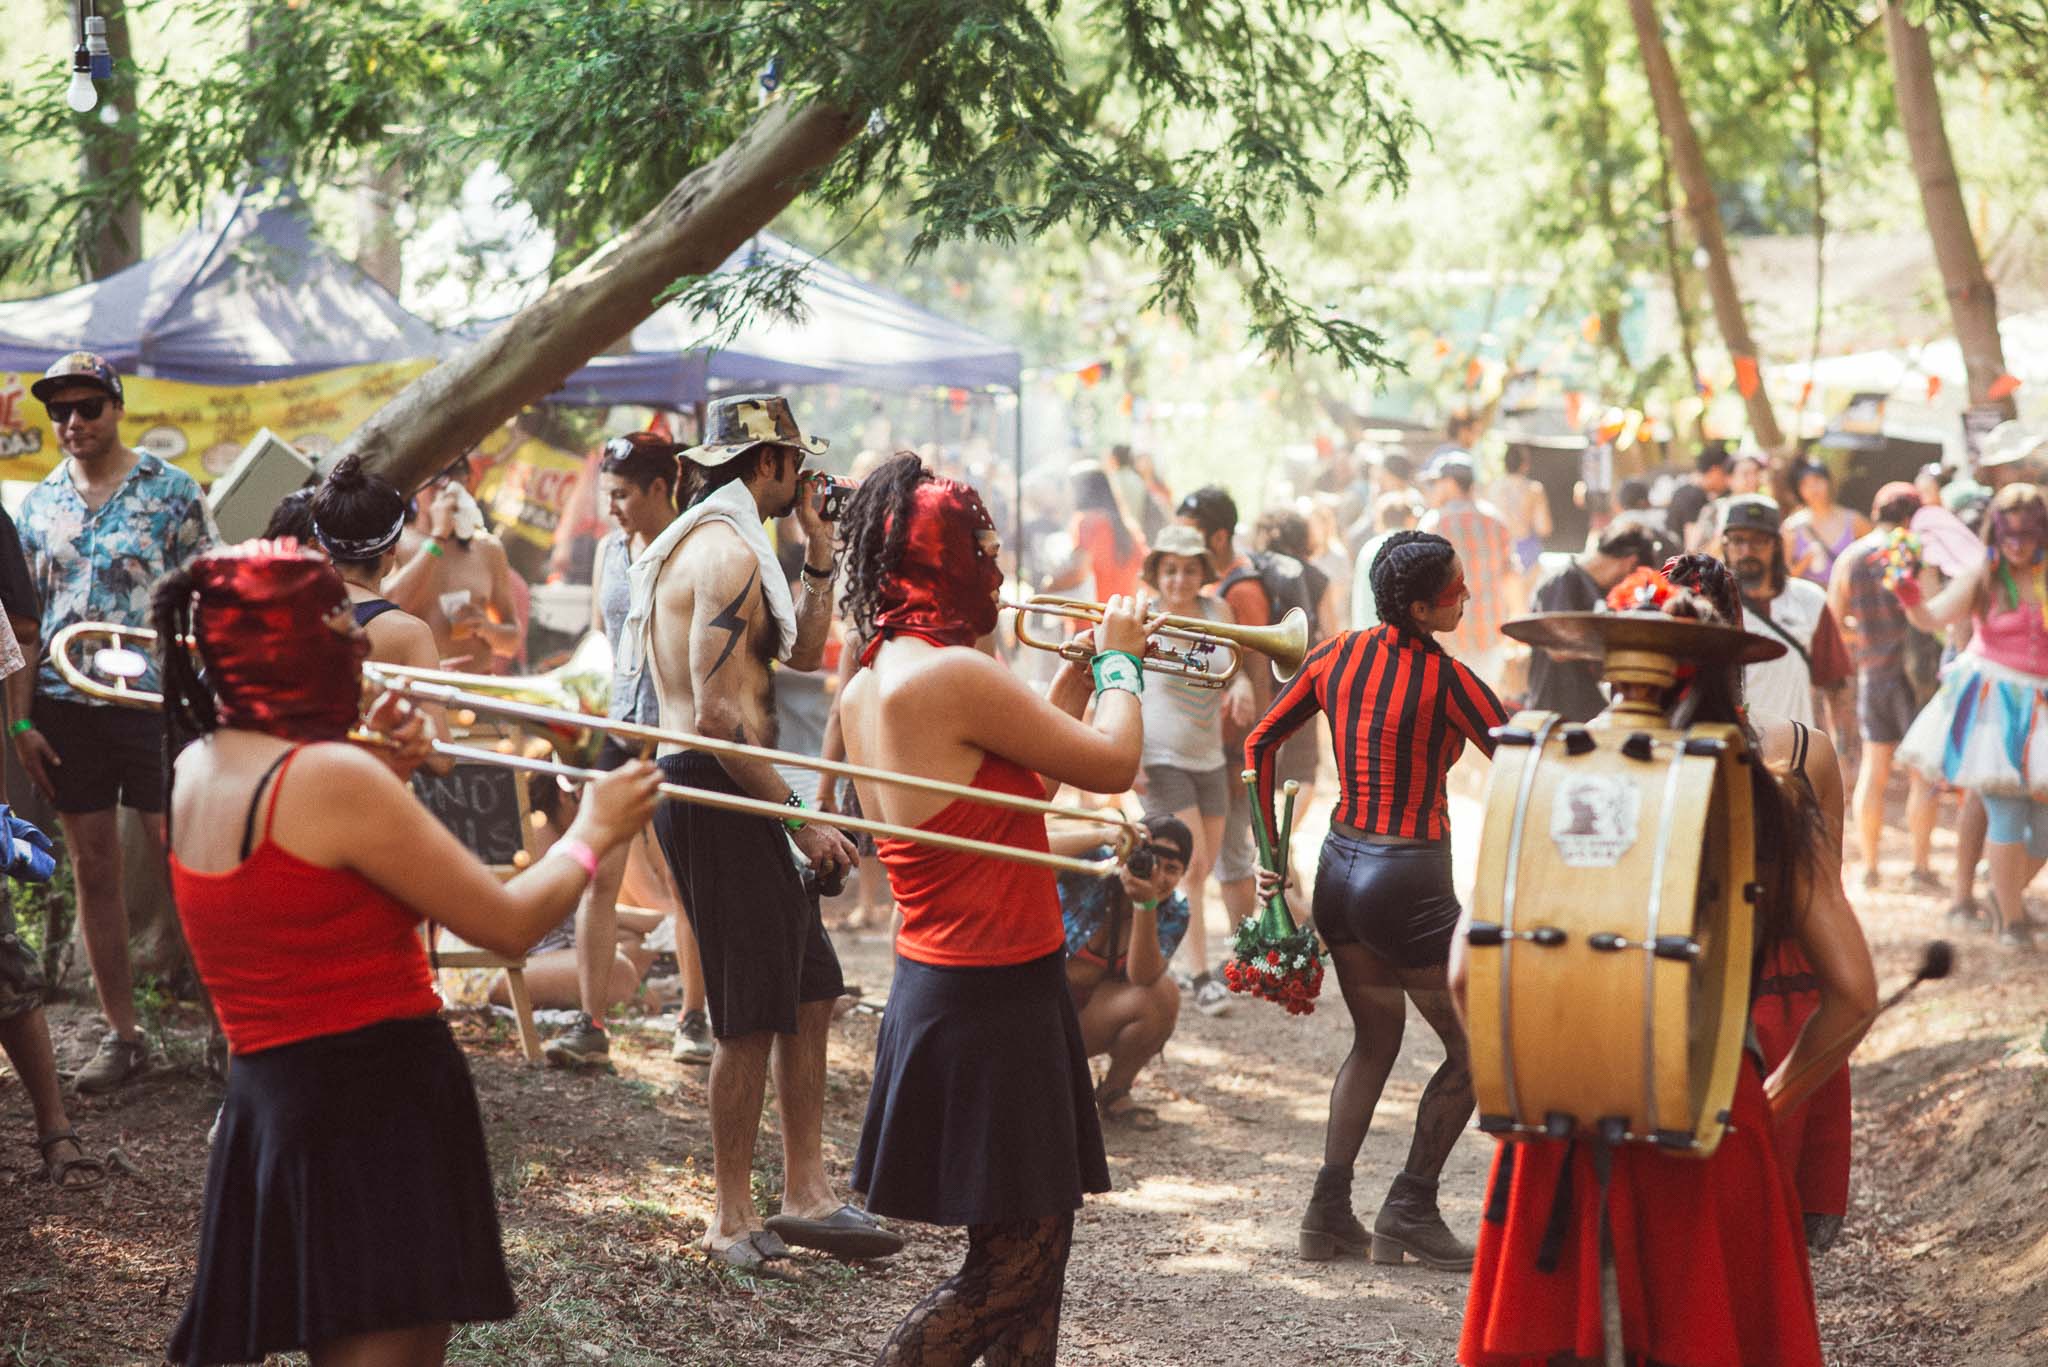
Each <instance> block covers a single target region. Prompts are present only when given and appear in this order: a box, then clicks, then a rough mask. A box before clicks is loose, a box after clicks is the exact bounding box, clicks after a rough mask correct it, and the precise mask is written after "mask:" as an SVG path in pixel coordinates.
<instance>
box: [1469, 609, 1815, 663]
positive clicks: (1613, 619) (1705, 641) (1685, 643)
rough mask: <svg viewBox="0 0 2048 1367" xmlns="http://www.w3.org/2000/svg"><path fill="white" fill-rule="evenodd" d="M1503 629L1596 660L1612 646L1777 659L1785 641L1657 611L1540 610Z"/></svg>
mask: <svg viewBox="0 0 2048 1367" xmlns="http://www.w3.org/2000/svg"><path fill="white" fill-rule="evenodd" d="M1501 630H1502V631H1504V632H1506V633H1507V634H1508V635H1510V636H1512V637H1514V638H1515V639H1516V640H1517V641H1522V642H1524V643H1526V644H1528V645H1532V646H1535V647H1536V648H1537V649H1538V650H1542V651H1545V652H1547V653H1548V654H1550V655H1552V656H1554V657H1556V658H1557V659H1560V660H1590V661H1592V662H1593V663H1595V664H1599V663H1600V662H1602V661H1604V660H1605V659H1606V658H1607V653H1608V652H1609V651H1610V650H1637V651H1651V652H1655V653H1656V654H1660V655H1669V656H1670V657H1672V658H1673V659H1674V660H1684V661H1690V662H1692V663H1695V664H1704V665H1727V664H1736V665H1750V664H1758V663H1760V662H1762V661H1764V660H1775V659H1777V658H1778V657H1779V656H1780V655H1783V654H1784V653H1785V643H1784V642H1783V641H1777V640H1773V639H1771V638H1770V637H1768V636H1760V635H1758V634H1757V633H1755V632H1753V631H1744V630H1742V629H1741V628H1739V627H1729V626H1722V625H1720V624H1719V623H1714V622H1694V621H1689V620H1687V619H1686V618H1683V617H1667V616H1665V615H1664V614H1663V613H1661V612H1543V613H1537V614H1536V615H1535V616H1532V617H1517V618H1515V619H1513V620H1512V621H1509V622H1505V623H1503V624H1502V626H1501Z"/></svg>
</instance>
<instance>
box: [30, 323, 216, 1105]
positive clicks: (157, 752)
mask: <svg viewBox="0 0 2048 1367" xmlns="http://www.w3.org/2000/svg"><path fill="white" fill-rule="evenodd" d="M29 392H30V393H32V394H34V395H35V397H36V398H38V399H40V400H41V401H42V402H43V405H44V406H45V407H46V408H47V409H48V410H49V413H50V424H51V426H53V427H54V428H56V430H57V444H58V446H59V447H60V448H61V449H62V450H63V452H64V455H65V457H66V459H65V460H63V461H62V462H60V463H59V464H58V466H57V468H56V469H55V470H53V471H51V472H50V475H49V477H48V478H47V479H45V480H44V481H43V482H42V483H40V484H38V485H37V486H36V487H35V488H34V489H33V490H32V491H30V493H29V496H28V501H27V502H26V503H24V504H23V505H22V509H21V543H22V550H23V551H24V552H25V553H26V554H27V556H28V563H29V572H30V574H31V575H32V576H33V577H34V579H35V584H36V589H37V591H38V592H39V593H40V595H41V597H42V605H43V620H42V639H41V642H40V645H41V648H42V659H41V666H40V668H38V669H36V670H35V671H33V673H34V679H33V684H32V685H31V684H29V683H27V682H24V683H22V684H20V685H10V687H13V688H15V690H16V691H15V692H13V693H10V695H9V696H10V701H12V702H13V703H14V704H15V705H14V707H13V708H12V709H11V713H12V715H13V716H14V717H15V718H16V720H15V721H14V722H13V723H12V724H11V730H12V732H13V739H14V749H15V754H16V755H17V756H18V757H19V758H20V760H21V767H22V769H23V770H24V771H25V772H26V773H27V774H28V776H29V778H30V780H31V781H32V782H34V784H35V785H36V787H37V788H39V789H41V790H42V792H43V793H44V795H45V796H47V797H48V798H49V800H50V804H51V805H52V806H54V807H55V808H56V809H57V815H58V819H59V821H61V822H62V824H63V827H64V844H65V848H66V849H67V850H68V851H69V853H70V858H71V868H72V872H73V874H74V876H75V877H76V879H77V883H78V928H79V932H80V934H81V935H82V937H83V938H84V940H85V953H86V958H87V960H88V961H89V962H90V963H91V964H92V977H93V986H94V988H95V989H97V990H98V992H99V999H100V1010H101V1011H102V1012H103V1013H105V1015H106V1018H107V1024H108V1025H109V1026H110V1027H111V1028H110V1030H109V1032H108V1034H107V1035H106V1037H105V1038H104V1039H102V1040H101V1041H100V1047H99V1052H98V1053H96V1054H94V1055H93V1058H92V1061H91V1062H90V1063H88V1064H87V1065H86V1066H85V1068H84V1069H83V1070H82V1071H80V1073H79V1074H78V1077H77V1079H76V1082H75V1085H76V1087H77V1088H78V1090H79V1091H81V1092H103V1091H109V1090H111V1089H113V1088H115V1087H118V1086H120V1085H121V1084H122V1083H124V1082H126V1081H127V1080H128V1079H129V1078H131V1077H133V1076H135V1075H136V1074H137V1073H139V1072H141V1071H142V1069H143V1067H144V1066H145V1064H146V1063H147V1061H148V1050H147V1046H146V1045H145V1044H144V1043H143V1039H142V1033H141V1031H140V1029H138V1027H137V1025H136V1020H135V1000H134V988H133V983H132V981H131V978H130V974H129V968H128V907H127V904H126V903H125V902H124V901H123V900H122V896H121V841H120V835H119V826H118V824H117V822H116V815H117V814H116V811H115V808H116V807H117V806H128V807H132V808H134V809H135V810H136V811H137V812H139V813H141V814H142V825H143V829H144V830H145V831H147V832H148V833H149V836H150V838H151V843H152V844H153V845H154V846H155V852H156V857H157V858H158V859H162V858H163V841H164V818H163V802H164V771H163V721H162V719H161V718H160V717H158V716H156V715H155V714H154V713H150V712H141V711H135V710H133V709H128V708H121V707H114V706H110V705H108V704H105V703H97V702H94V701H92V700H91V699H89V698H86V697H84V696H82V695H81V694H79V693H78V692H77V691H76V690H74V689H73V688H72V687H71V686H70V685H69V684H67V683H65V682H64V680H63V679H62V677H60V676H59V675H58V673H57V671H56V669H55V667H53V666H52V665H51V663H50V659H49V644H50V641H51V639H52V638H53V637H55V636H56V634H57V632H58V631H59V630H61V629H62V628H64V627H67V626H69V625H71V624H72V623H73V622H85V621H97V622H118V623H120V624H122V625H124V626H146V625H148V622H149V597H150V590H151V588H152V587H153V586H154V585H155V584H156V581H157V580H158V579H159V578H161V577H162V576H163V575H164V574H165V573H167V572H168V571H170V570H172V569H175V568H177V567H178V566H180V565H183V564H184V563H185V562H186V561H187V560H190V559H191V558H192V557H193V556H195V555H197V554H198V553H200V552H201V551H204V550H206V549H207V548H208V547H210V546H212V545H213V544H214V542H215V540H216V539H217V538H216V534H215V532H214V528H213V520H212V518H211V517H210V516H209V514H208V512H207V508H206V499H205V497H204V496H203V495H202V494H201V493H200V491H199V484H198V481H196V480H194V479H193V478H192V477H191V476H190V475H188V474H186V473H185V472H184V471H182V470H176V469H173V468H171V467H170V466H168V465H165V464H164V463H163V462H162V461H160V460H158V459H157V458H156V457H155V456H152V455H149V454H147V453H145V452H138V451H135V450H132V449H130V448H129V447H128V446H126V445H124V444H123V443H122V441H121V431H120V429H121V417H122V412H123V410H122V406H121V399H122V395H121V377H120V376H118V375H116V374H115V373H114V368H113V367H112V366H111V365H109V364H108V363H107V362H106V360H105V359H104V358H102V357H99V356H95V355H93V354H92V353H90V352H83V351H79V352H73V353H72V354H70V355H69V356H66V357H64V358H63V359H62V360H60V361H58V362H57V363H56V364H55V365H53V366H51V367H50V369H49V370H48V371H47V372H46V373H45V374H44V376H43V378H42V379H40V380H38V381H36V383H35V384H34V385H33V386H32V387H31V389H30V391H29ZM28 673H29V671H23V675H21V676H17V677H21V678H24V679H25V678H26V675H27V674H28ZM138 685H139V686H140V687H142V688H147V689H156V688H157V687H159V685H158V683H157V681H156V670H155V666H154V664H152V665H151V667H150V670H149V673H148V675H147V676H145V677H144V678H143V679H141V680H139V681H138ZM31 686H32V687H33V689H34V695H35V696H34V702H33V706H32V707H26V706H23V705H22V704H24V703H26V702H28V699H27V698H25V697H23V696H21V695H22V694H24V693H26V692H27V691H28V689H29V688H30V687H31Z"/></svg>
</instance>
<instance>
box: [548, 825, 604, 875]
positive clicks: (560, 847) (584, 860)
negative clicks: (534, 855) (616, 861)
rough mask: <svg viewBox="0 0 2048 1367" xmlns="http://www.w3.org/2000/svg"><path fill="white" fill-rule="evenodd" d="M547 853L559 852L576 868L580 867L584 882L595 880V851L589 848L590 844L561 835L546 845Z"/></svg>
mask: <svg viewBox="0 0 2048 1367" xmlns="http://www.w3.org/2000/svg"><path fill="white" fill-rule="evenodd" d="M548 853H549V854H559V855H561V856H562V858H564V859H566V860H568V861H569V862H570V863H572V864H574V865H575V866H576V867H577V868H579V869H582V870H583V877H584V880H585V881H586V882H590V881H595V880H596V878H597V851H596V850H593V849H591V848H590V846H588V845H586V844H585V843H583V842H582V841H581V840H577V839H574V838H572V837H569V836H563V837H562V838H561V839H560V840H557V841H556V842H555V843H554V844H552V845H550V846H548Z"/></svg>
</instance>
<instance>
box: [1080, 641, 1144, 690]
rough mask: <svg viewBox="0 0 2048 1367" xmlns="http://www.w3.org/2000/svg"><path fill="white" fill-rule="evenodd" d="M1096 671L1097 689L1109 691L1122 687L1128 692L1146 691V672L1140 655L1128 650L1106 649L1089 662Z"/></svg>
mask: <svg viewBox="0 0 2048 1367" xmlns="http://www.w3.org/2000/svg"><path fill="white" fill-rule="evenodd" d="M1088 667H1089V668H1090V669H1092V670H1093V671H1094V672H1095V691H1096V692H1097V693H1107V692H1109V691H1110V690H1111V689H1121V690H1122V691H1124V692H1126V693H1131V694H1140V693H1143V692H1144V691H1145V673H1144V670H1143V668H1142V667H1141V666H1140V665H1139V664H1138V657H1137V656H1135V655H1133V654H1131V653H1130V652H1129V651H1128V650H1105V651H1102V652H1101V653H1100V654H1098V655H1097V656H1096V657H1095V658H1094V659H1093V660H1090V661H1089V662H1088Z"/></svg>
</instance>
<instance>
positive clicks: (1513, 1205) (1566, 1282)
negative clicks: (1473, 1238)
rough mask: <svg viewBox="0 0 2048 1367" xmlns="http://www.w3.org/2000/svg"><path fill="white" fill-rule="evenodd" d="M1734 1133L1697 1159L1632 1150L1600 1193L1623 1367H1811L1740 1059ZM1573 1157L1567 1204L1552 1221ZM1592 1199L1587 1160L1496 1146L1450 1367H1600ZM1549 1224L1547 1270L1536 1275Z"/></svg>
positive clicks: (1796, 1266)
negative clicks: (1570, 1363) (1556, 1240)
mask: <svg viewBox="0 0 2048 1367" xmlns="http://www.w3.org/2000/svg"><path fill="white" fill-rule="evenodd" d="M1732 1110H1733V1120H1734V1129H1733V1130H1732V1131H1731V1132H1730V1133H1729V1134H1728V1135H1727V1136H1726V1137H1725V1138H1723V1139H1722V1141H1721V1145H1720V1147H1719V1148H1717V1149H1716V1150H1715V1151H1714V1156H1713V1157H1712V1158H1708V1159H1705V1160H1701V1159H1697V1158H1687V1157H1684V1156H1682V1155H1677V1154H1670V1153H1665V1152H1662V1151H1660V1150H1657V1149H1654V1148H1651V1147H1649V1146H1647V1145H1641V1144H1631V1145H1626V1146H1624V1147H1622V1148H1621V1149H1619V1150H1617V1151H1616V1153H1615V1155H1614V1168H1613V1176H1612V1179H1611V1182H1610V1185H1609V1191H1608V1210H1609V1220H1610V1223H1611V1225H1612V1227H1613V1230H1614V1251H1615V1267H1616V1273H1617V1281H1618V1282H1619V1285H1620V1292H1621V1317H1622V1338H1623V1341H1624V1343H1625V1344H1626V1346H1627V1349H1628V1353H1629V1359H1630V1361H1631V1362H1637V1361H1641V1360H1643V1359H1644V1358H1646V1357H1647V1359H1648V1360H1649V1361H1651V1362H1654V1363H1657V1364H1660V1367H1820V1362H1821V1357H1820V1331H1819V1329H1818V1327H1817V1326H1816V1324H1815V1322H1814V1310H1813V1281H1812V1277H1811V1275H1810V1273H1809V1271H1808V1269H1807V1264H1806V1238H1805V1232H1804V1229H1803V1227H1802V1222H1801V1220H1800V1213H1799V1203H1798V1199H1797V1194H1796V1193H1795V1191H1794V1190H1793V1186H1792V1179H1791V1174H1789V1173H1788V1172H1786V1171H1785V1170H1784V1169H1783V1168H1782V1167H1780V1166H1779V1163H1778V1155H1777V1150H1776V1148H1775V1146H1774V1145H1773V1142H1772V1136H1771V1119H1770V1113H1769V1110H1768V1108H1767V1107H1766V1105H1765V1103H1764V1091H1763V1079H1762V1075H1761V1074H1759V1073H1758V1072H1757V1070H1756V1066H1755V1061H1754V1060H1753V1059H1751V1058H1749V1057H1747V1056H1745V1058H1744V1060H1743V1069H1742V1076H1741V1080H1740V1081H1739V1082H1738V1083H1737V1084H1736V1089H1735V1104H1734V1106H1733V1107H1732ZM1568 1152H1569V1154H1570V1177H1571V1191H1570V1193H1569V1197H1568V1199H1567V1201H1566V1202H1565V1203H1564V1209H1563V1210H1562V1211H1554V1209H1553V1207H1554V1206H1555V1205H1556V1204H1557V1202H1556V1196H1557V1190H1558V1185H1559V1180H1560V1178H1561V1177H1562V1176H1563V1175H1564V1173H1565V1171H1566V1155H1567V1153H1568ZM1598 1201H1599V1185H1598V1180H1597V1178H1596V1176H1595V1174H1594V1169H1593V1154H1592V1146H1591V1145H1590V1144H1588V1143H1584V1142H1581V1143H1579V1144H1577V1145H1569V1146H1568V1145H1567V1144H1566V1143H1564V1142H1562V1141H1559V1140H1551V1139H1523V1140H1511V1141H1505V1142H1503V1143H1502V1144H1501V1145H1500V1148H1499V1152H1497V1153H1496V1154H1495V1155H1494V1165H1493V1177H1492V1181H1491V1184H1490V1187H1489V1195H1488V1199H1487V1210H1486V1218H1485V1220H1484V1221H1483V1222H1482V1223H1481V1225H1480V1228H1479V1257H1478V1261H1477V1262H1476V1263H1475V1264H1474V1266H1473V1269H1472V1291H1471V1296H1470V1298H1469V1299H1468V1300H1467V1302H1466V1306H1465V1330H1464V1335H1463V1337H1462V1339H1461V1340H1460V1341H1459V1344H1458V1361H1460V1362H1461V1363H1465V1364H1466V1365H1467V1367H1546V1364H1547V1363H1548V1362H1549V1361H1550V1359H1551V1358H1553V1357H1554V1356H1556V1355H1558V1354H1568V1355H1572V1356H1576V1357H1582V1358H1592V1359H1595V1360H1597V1359H1598V1358H1599V1356H1600V1346H1601V1345H1600V1239H1599V1229H1600V1226H1599V1206H1598ZM1553 1214H1556V1215H1558V1216H1560V1217H1561V1224H1560V1225H1559V1228H1560V1230H1561V1233H1562V1242H1561V1244H1560V1246H1559V1250H1558V1251H1559V1257H1558V1259H1557V1262H1556V1266H1555V1270H1554V1271H1551V1272H1544V1271H1541V1270H1539V1268H1538V1266H1537V1260H1538V1255H1539V1252H1540V1251H1541V1250H1542V1248H1543V1245H1544V1236H1545V1232H1546V1229H1547V1227H1549V1226H1551V1225H1552V1223H1553V1219H1552V1217H1553Z"/></svg>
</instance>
